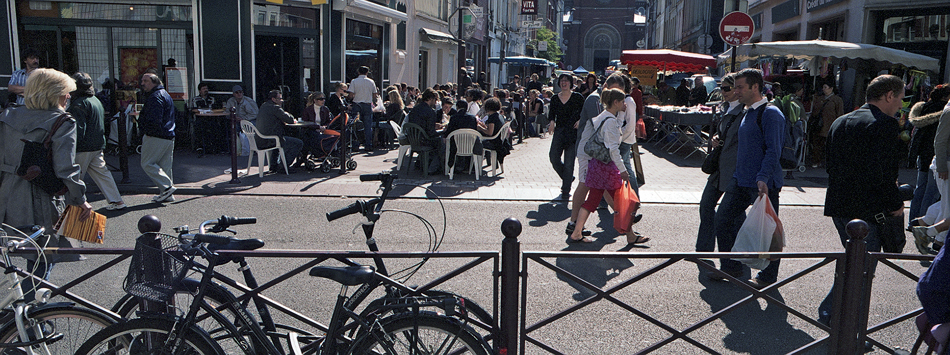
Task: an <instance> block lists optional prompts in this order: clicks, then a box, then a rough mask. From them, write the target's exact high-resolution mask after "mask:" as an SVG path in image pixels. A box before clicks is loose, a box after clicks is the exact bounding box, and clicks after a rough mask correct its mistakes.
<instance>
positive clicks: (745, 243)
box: [732, 196, 785, 270]
mask: <svg viewBox="0 0 950 355" xmlns="http://www.w3.org/2000/svg"><path fill="white" fill-rule="evenodd" d="M784 247H785V229H784V227H782V221H781V220H779V219H778V215H777V214H776V213H775V209H774V208H772V202H771V200H769V197H768V196H760V197H758V198H757V199H756V200H755V203H753V204H752V208H750V209H749V212H748V215H747V216H746V220H745V222H743V223H742V227H740V228H739V233H738V234H737V235H736V242H735V244H734V245H733V246H732V252H738V253H769V252H771V253H777V252H781V251H782V249H783V248H784ZM735 260H736V261H739V262H742V263H743V264H746V265H748V266H749V267H751V268H754V269H759V270H762V269H765V268H766V267H768V266H769V259H765V258H755V259H735Z"/></svg>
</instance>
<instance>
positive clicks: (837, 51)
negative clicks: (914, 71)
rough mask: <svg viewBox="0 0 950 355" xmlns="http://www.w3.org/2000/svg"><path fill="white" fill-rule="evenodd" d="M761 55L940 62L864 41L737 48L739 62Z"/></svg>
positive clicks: (724, 56) (726, 56)
mask: <svg viewBox="0 0 950 355" xmlns="http://www.w3.org/2000/svg"><path fill="white" fill-rule="evenodd" d="M760 57H785V58H794V59H809V60H811V59H814V58H815V57H832V58H846V59H866V60H873V61H879V62H887V63H892V64H901V65H904V66H907V67H916V68H918V69H923V70H930V71H934V72H936V71H939V70H940V63H939V61H938V60H937V59H936V58H931V57H928V56H925V55H920V54H916V53H910V52H907V51H902V50H899V49H893V48H888V47H882V46H876V45H873V44H865V43H847V42H837V41H825V40H812V41H779V42H759V43H747V44H743V45H741V46H739V47H738V48H736V62H744V61H747V60H754V59H757V58H760ZM716 59H717V60H718V61H719V63H729V62H730V61H731V60H732V50H727V51H725V52H722V53H721V54H719V56H717V58H716Z"/></svg>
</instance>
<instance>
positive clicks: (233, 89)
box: [231, 85, 244, 92]
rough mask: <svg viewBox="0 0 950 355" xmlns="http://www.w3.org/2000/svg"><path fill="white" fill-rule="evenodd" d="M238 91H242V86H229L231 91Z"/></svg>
mask: <svg viewBox="0 0 950 355" xmlns="http://www.w3.org/2000/svg"><path fill="white" fill-rule="evenodd" d="M238 91H240V92H244V88H242V87H241V85H234V86H233V87H231V92H238Z"/></svg>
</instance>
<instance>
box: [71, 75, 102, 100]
mask: <svg viewBox="0 0 950 355" xmlns="http://www.w3.org/2000/svg"><path fill="white" fill-rule="evenodd" d="M73 79H74V80H76V92H79V93H84V94H86V95H89V96H93V95H95V94H96V91H95V90H93V88H92V78H91V77H90V76H89V74H86V73H76V74H73Z"/></svg>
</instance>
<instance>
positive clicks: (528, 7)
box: [521, 0, 538, 15]
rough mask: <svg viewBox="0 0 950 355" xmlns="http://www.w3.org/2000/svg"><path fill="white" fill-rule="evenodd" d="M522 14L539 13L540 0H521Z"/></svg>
mask: <svg viewBox="0 0 950 355" xmlns="http://www.w3.org/2000/svg"><path fill="white" fill-rule="evenodd" d="M521 14H522V15H537V14H538V0H521Z"/></svg>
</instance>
